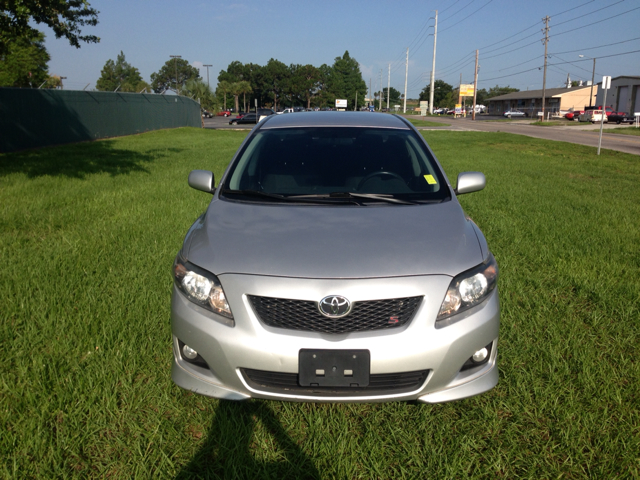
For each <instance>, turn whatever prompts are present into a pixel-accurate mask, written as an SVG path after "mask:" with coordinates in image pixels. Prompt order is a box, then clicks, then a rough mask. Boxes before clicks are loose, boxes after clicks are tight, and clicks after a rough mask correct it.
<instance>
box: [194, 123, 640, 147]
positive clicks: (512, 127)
mask: <svg viewBox="0 0 640 480" xmlns="http://www.w3.org/2000/svg"><path fill="white" fill-rule="evenodd" d="M294 115H295V114H294ZM408 117H409V118H416V117H415V116H413V115H408ZM496 118H497V117H496ZM229 120H230V118H227V117H213V118H205V119H204V127H205V128H213V129H235V130H251V129H252V128H253V125H236V126H233V125H229ZM429 121H433V122H441V123H448V124H449V125H450V126H449V127H445V128H446V129H447V130H457V131H475V132H507V133H514V134H517V135H527V136H529V137H535V138H542V139H545V140H555V141H559V142H569V143H577V144H580V145H587V146H591V147H594V148H598V132H597V131H594V130H597V128H598V126H597V125H595V126H594V125H591V124H587V125H573V126H567V127H539V126H536V125H531V124H530V123H531V120H528V119H527V120H513V121H511V122H491V121H481V120H476V121H475V122H474V121H473V120H471V119H470V118H458V119H454V118H451V117H430V118H429ZM617 126H618V125H606V124H605V129H609V128H615V127H617ZM442 129H443V128H442V127H434V128H433V130H442ZM419 130H430V128H429V127H419ZM605 131H606V130H605ZM602 148H606V149H609V150H618V151H620V152H625V153H632V154H635V155H640V136H638V137H635V136H632V135H616V134H611V133H607V134H603V135H602Z"/></svg>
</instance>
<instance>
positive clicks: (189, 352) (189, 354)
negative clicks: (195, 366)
mask: <svg viewBox="0 0 640 480" xmlns="http://www.w3.org/2000/svg"><path fill="white" fill-rule="evenodd" d="M182 356H183V357H185V358H188V359H189V360H195V359H196V358H197V357H198V352H196V351H195V350H194V349H193V348H191V347H190V346H189V345H184V346H183V347H182Z"/></svg>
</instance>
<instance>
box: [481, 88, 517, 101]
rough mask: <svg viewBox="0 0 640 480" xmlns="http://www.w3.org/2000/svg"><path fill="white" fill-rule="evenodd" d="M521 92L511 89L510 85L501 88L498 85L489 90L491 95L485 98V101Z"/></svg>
mask: <svg viewBox="0 0 640 480" xmlns="http://www.w3.org/2000/svg"><path fill="white" fill-rule="evenodd" d="M519 91H520V89H518V88H511V87H509V85H507V86H506V87H499V86H498V85H496V86H495V87H493V88H490V89H489V93H488V94H487V96H486V97H485V100H486V99H487V98H493V97H497V96H500V95H506V94H507V93H512V92H519Z"/></svg>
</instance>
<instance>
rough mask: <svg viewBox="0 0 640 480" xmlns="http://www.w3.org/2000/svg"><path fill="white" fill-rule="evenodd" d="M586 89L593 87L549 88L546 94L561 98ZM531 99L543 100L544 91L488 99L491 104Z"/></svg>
mask: <svg viewBox="0 0 640 480" xmlns="http://www.w3.org/2000/svg"><path fill="white" fill-rule="evenodd" d="M585 88H591V85H588V86H587V85H583V86H582V87H571V88H567V87H562V88H547V90H546V91H545V92H544V94H545V98H551V97H561V96H562V95H564V94H567V93H571V92H575V91H576V90H583V89H585ZM530 98H542V90H524V91H521V92H512V93H507V94H505V95H499V96H497V97H491V98H489V99H487V100H488V101H489V102H495V101H501V100H527V99H530Z"/></svg>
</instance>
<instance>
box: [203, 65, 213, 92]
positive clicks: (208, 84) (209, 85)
mask: <svg viewBox="0 0 640 480" xmlns="http://www.w3.org/2000/svg"><path fill="white" fill-rule="evenodd" d="M202 66H203V67H207V86H208V87H209V89H211V84H210V83H209V67H213V65H202Z"/></svg>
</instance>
